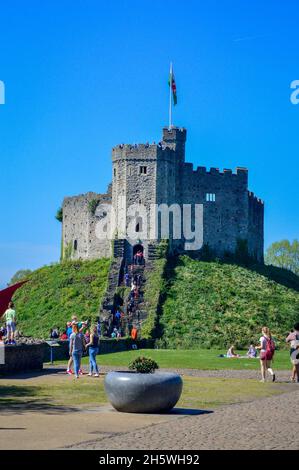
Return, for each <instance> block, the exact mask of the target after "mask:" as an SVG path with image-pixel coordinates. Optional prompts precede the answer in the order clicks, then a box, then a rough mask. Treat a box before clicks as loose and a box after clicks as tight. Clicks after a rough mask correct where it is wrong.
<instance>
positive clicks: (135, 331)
mask: <svg viewBox="0 0 299 470" xmlns="http://www.w3.org/2000/svg"><path fill="white" fill-rule="evenodd" d="M137 335H138V331H137V328H134V327H133V328H132V331H131V338H132V340H134V341H136V339H137Z"/></svg>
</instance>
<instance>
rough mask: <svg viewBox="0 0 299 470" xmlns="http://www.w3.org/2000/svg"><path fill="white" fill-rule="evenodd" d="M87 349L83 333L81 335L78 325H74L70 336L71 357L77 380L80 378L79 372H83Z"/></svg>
mask: <svg viewBox="0 0 299 470" xmlns="http://www.w3.org/2000/svg"><path fill="white" fill-rule="evenodd" d="M84 349H85V338H84V335H83V333H79V328H78V325H77V324H74V325H73V333H72V334H71V336H70V357H72V359H73V361H74V373H75V377H76V379H78V378H79V371H80V370H81V359H82V355H83V351H84Z"/></svg>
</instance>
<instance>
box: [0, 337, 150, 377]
mask: <svg viewBox="0 0 299 470" xmlns="http://www.w3.org/2000/svg"><path fill="white" fill-rule="evenodd" d="M58 343H59V347H53V360H54V362H55V361H61V360H65V361H67V360H68V358H69V342H68V341H58ZM133 343H134V344H137V347H138V349H149V348H153V347H154V340H145V339H140V340H137V342H133V340H132V339H131V338H119V339H112V338H111V339H110V338H101V339H100V352H99V354H100V355H101V354H110V353H114V352H122V351H129V350H131V349H132V344H133ZM50 357H51V355H50V346H49V345H48V344H45V345H44V356H43V361H44V362H50ZM98 362H99V363H101V359H100V358H99V360H98ZM0 371H1V369H0Z"/></svg>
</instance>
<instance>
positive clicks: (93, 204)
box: [88, 199, 100, 215]
mask: <svg viewBox="0 0 299 470" xmlns="http://www.w3.org/2000/svg"><path fill="white" fill-rule="evenodd" d="M99 202H100V201H99V200H98V199H92V200H91V201H89V203H88V210H89V212H90V213H91V215H95V212H96V210H97V207H98V205H99Z"/></svg>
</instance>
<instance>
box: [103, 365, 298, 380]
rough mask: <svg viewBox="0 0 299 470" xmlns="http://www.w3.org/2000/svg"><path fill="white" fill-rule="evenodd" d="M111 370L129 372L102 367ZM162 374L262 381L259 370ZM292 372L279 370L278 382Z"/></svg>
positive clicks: (164, 370)
mask: <svg viewBox="0 0 299 470" xmlns="http://www.w3.org/2000/svg"><path fill="white" fill-rule="evenodd" d="M111 370H128V368H127V367H113V366H101V372H102V373H104V374H106V373H107V372H109V371H111ZM159 370H160V371H161V372H177V373H178V374H180V375H188V376H191V377H219V378H227V379H240V378H244V379H256V380H260V378H261V377H260V371H259V369H258V370H243V369H242V370H230V369H227V370H225V369H222V370H198V369H174V368H172V369H162V368H161V369H159ZM290 375H291V372H290V371H288V370H279V371H277V372H276V380H277V382H283V383H285V382H290Z"/></svg>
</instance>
